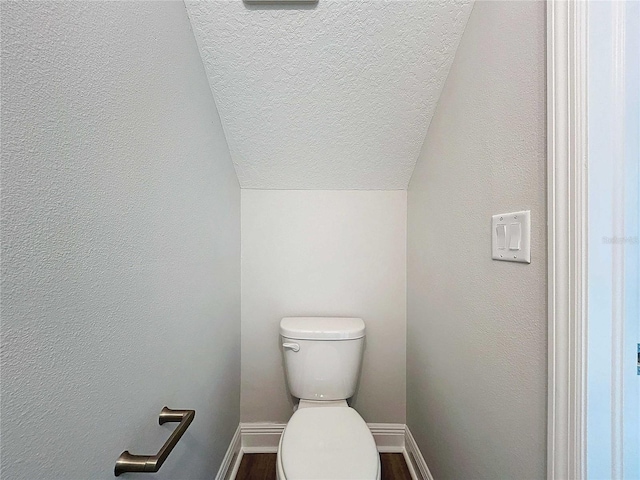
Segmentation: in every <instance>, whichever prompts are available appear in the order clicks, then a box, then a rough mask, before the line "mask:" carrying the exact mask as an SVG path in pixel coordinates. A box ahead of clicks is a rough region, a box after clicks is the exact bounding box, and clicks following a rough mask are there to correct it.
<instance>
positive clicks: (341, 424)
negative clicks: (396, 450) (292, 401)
mask: <svg viewBox="0 0 640 480" xmlns="http://www.w3.org/2000/svg"><path fill="white" fill-rule="evenodd" d="M278 477H279V478H280V480H285V479H286V480H376V479H379V478H380V457H379V456H378V450H377V448H376V444H375V441H374V440H373V435H371V431H370V430H369V427H367V424H366V423H365V422H364V420H363V419H362V417H361V416H360V415H359V414H358V412H356V411H355V410H354V409H353V408H350V407H330V408H322V407H318V408H301V409H298V410H297V411H296V412H295V413H294V414H293V416H292V417H291V420H289V423H288V424H287V426H286V428H285V430H284V433H283V434H282V438H281V439H280V448H279V450H278Z"/></svg>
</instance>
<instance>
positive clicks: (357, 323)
mask: <svg viewBox="0 0 640 480" xmlns="http://www.w3.org/2000/svg"><path fill="white" fill-rule="evenodd" d="M280 335H282V336H283V337H286V338H293V339H296V340H353V339H356V338H362V337H364V322H363V321H362V319H361V318H352V317H285V318H283V319H282V320H281V321H280Z"/></svg>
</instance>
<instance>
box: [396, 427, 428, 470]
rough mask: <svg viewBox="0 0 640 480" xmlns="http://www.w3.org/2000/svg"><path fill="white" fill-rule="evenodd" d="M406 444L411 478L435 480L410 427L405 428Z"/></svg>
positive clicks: (405, 457)
mask: <svg viewBox="0 0 640 480" xmlns="http://www.w3.org/2000/svg"><path fill="white" fill-rule="evenodd" d="M404 438H405V442H404V452H403V454H404V459H405V461H406V462H407V466H408V467H409V471H410V472H411V476H412V477H413V478H415V479H418V480H434V479H433V475H431V472H430V471H429V467H427V462H425V461H424V457H423V456H422V452H420V449H419V448H418V444H417V443H416V441H415V439H414V438H413V435H411V430H409V427H408V426H405V437H404Z"/></svg>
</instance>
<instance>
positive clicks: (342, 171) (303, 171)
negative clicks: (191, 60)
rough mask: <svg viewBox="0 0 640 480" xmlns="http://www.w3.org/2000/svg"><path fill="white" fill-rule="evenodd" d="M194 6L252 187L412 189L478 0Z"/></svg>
mask: <svg viewBox="0 0 640 480" xmlns="http://www.w3.org/2000/svg"><path fill="white" fill-rule="evenodd" d="M185 3H186V6H187V11H188V13H189V18H190V19H191V25H192V26H193V30H194V33H195V37H196V40H197V42H198V47H199V49H200V54H201V56H202V60H203V63H204V66H205V69H206V72H207V76H208V77H209V84H210V85H211V90H212V92H213V95H214V98H215V100H216V103H217V105H218V110H219V112H220V117H221V120H222V123H223V125H224V129H225V133H226V136H227V141H228V143H229V148H230V150H231V155H232V158H233V161H234V164H235V168H236V172H237V174H238V179H239V181H240V185H241V187H242V188H262V189H371V190H375V189H380V190H392V189H405V188H407V184H408V182H409V179H410V177H411V174H412V172H413V168H414V165H415V162H416V160H417V157H418V153H419V152H420V149H421V147H422V143H423V141H424V138H425V135H426V131H427V127H428V125H429V122H430V121H431V117H432V115H433V112H434V110H435V106H436V103H437V101H438V97H439V94H440V90H441V88H442V85H443V83H444V81H445V78H446V76H447V73H448V71H449V67H450V65H451V62H452V60H453V56H454V54H455V49H456V48H457V45H458V42H459V40H460V37H461V35H462V32H463V30H464V27H465V25H466V22H467V19H468V17H469V13H470V12H471V7H472V3H471V0H417V1H404V0H387V1H383V0H368V1H359V0H320V1H319V2H318V3H317V4H315V5H313V6H311V7H309V6H301V5H297V6H289V5H287V6H282V5H275V6H274V5H267V6H257V5H255V4H253V5H252V4H245V3H244V2H243V1H242V0H208V1H189V0H187V1H186V2H185Z"/></svg>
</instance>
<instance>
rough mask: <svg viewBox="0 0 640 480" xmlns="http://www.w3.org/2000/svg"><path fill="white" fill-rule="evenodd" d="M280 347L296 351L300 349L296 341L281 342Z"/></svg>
mask: <svg viewBox="0 0 640 480" xmlns="http://www.w3.org/2000/svg"><path fill="white" fill-rule="evenodd" d="M282 348H284V349H285V350H293V351H294V352H298V351H299V350H300V345H298V344H297V343H283V344H282Z"/></svg>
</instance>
